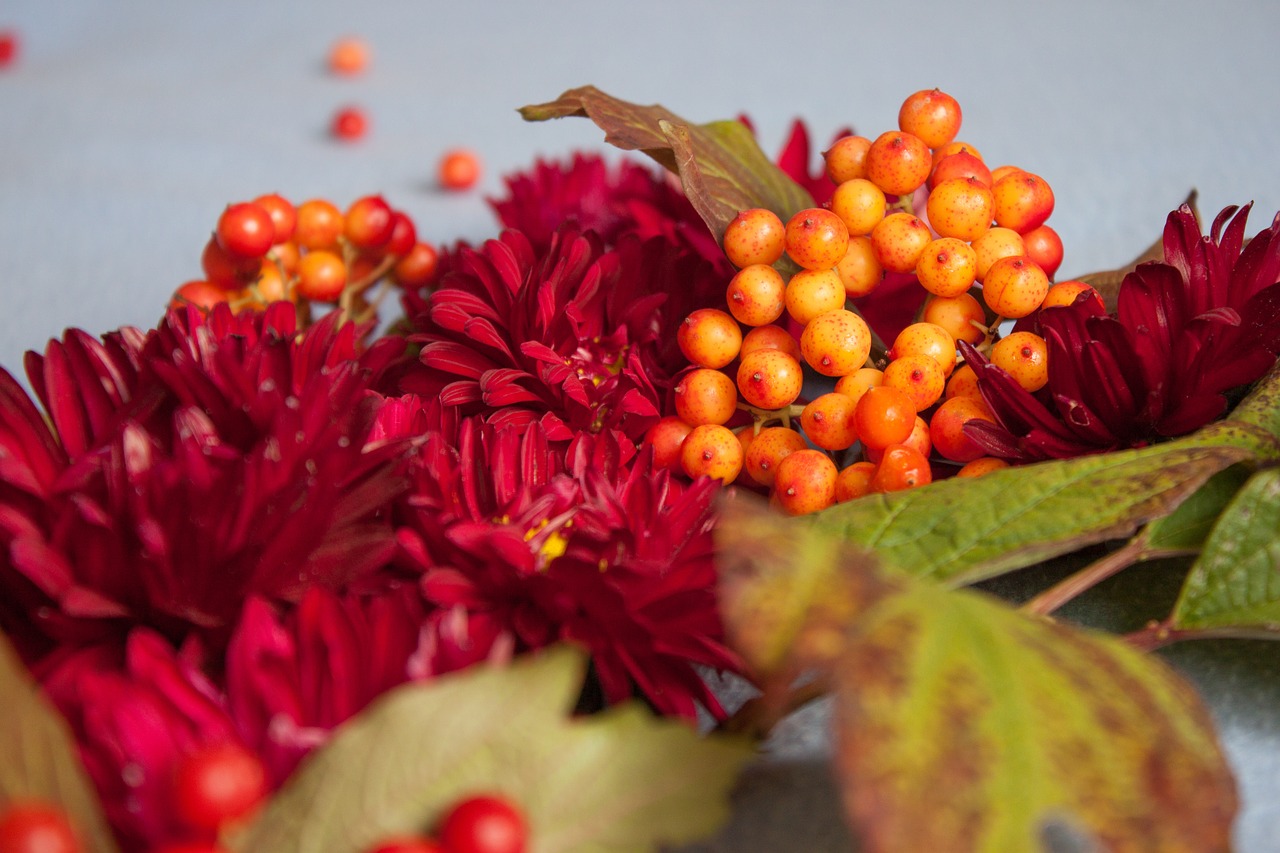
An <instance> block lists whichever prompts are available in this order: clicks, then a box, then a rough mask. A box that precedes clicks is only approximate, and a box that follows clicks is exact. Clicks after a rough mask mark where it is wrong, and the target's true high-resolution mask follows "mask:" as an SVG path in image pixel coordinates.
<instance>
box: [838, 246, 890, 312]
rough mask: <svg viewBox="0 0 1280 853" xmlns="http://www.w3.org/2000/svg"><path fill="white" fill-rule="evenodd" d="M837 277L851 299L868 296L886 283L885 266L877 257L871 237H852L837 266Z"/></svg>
mask: <svg viewBox="0 0 1280 853" xmlns="http://www.w3.org/2000/svg"><path fill="white" fill-rule="evenodd" d="M836 275H838V276H839V277H840V283H841V284H843V285H844V294H845V296H846V297H848V298H849V299H857V298H858V297H859V296H866V295H867V294H868V293H870V292H871V291H873V290H875V289H876V288H877V287H878V286H879V285H880V282H882V281H884V266H883V265H882V264H881V263H880V259H879V258H878V257H876V250H875V246H873V245H872V244H871V238H870V237H851V238H850V239H849V248H848V249H846V250H845V253H844V257H843V258H841V259H840V263H838V264H836Z"/></svg>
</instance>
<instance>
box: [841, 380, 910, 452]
mask: <svg viewBox="0 0 1280 853" xmlns="http://www.w3.org/2000/svg"><path fill="white" fill-rule="evenodd" d="M853 418H854V426H855V428H856V429H857V430H858V438H859V439H861V440H862V445H863V447H866V448H869V449H873V450H880V449H882V448H885V447H888V446H889V445H890V444H898V443H900V442H902V441H905V440H906V438H907V436H909V435H911V430H912V429H913V428H914V427H915V423H916V407H915V403H913V402H912V401H911V398H910V397H908V396H907V395H906V393H905V392H903V391H902V390H900V389H898V388H891V387H890V386H888V385H877V386H875V387H872V388H868V389H867V390H866V392H865V393H864V394H863V395H862V397H861V398H860V399H859V400H858V405H857V407H856V408H855V409H854V414H853Z"/></svg>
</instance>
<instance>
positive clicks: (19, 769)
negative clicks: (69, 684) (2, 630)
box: [0, 634, 118, 853]
mask: <svg viewBox="0 0 1280 853" xmlns="http://www.w3.org/2000/svg"><path fill="white" fill-rule="evenodd" d="M0 696H3V697H4V701H3V702H0V756H3V760H0V804H3V803H4V802H6V801H10V800H27V799H36V800H42V801H44V802H47V803H50V804H52V805H54V806H56V807H58V808H59V809H61V810H62V811H63V812H64V813H65V814H66V815H67V816H68V817H69V818H70V820H71V822H72V824H73V825H74V826H75V827H76V831H77V832H78V833H79V834H80V837H81V839H82V840H83V841H85V842H86V849H89V850H94V851H96V852H97V853H114V851H116V850H117V849H118V848H117V847H116V845H115V841H114V840H113V838H112V835H111V831H110V829H108V827H107V822H106V818H105V816H104V815H103V812H102V806H101V804H99V802H98V798H97V795H96V794H95V793H94V789H93V783H92V782H91V781H90V780H89V776H88V774H87V773H86V772H85V769H84V766H83V765H82V764H81V763H80V758H79V755H78V752H77V749H76V742H75V738H74V737H73V736H72V734H71V730H70V729H69V728H68V727H67V724H66V722H65V721H64V720H63V719H62V715H61V714H59V713H58V711H57V709H56V708H54V707H53V705H52V704H50V703H49V701H48V700H47V699H45V697H44V694H43V693H42V692H41V691H40V688H39V687H38V686H37V685H36V684H35V683H34V682H33V681H32V680H31V677H30V676H29V675H28V674H27V669H26V667H25V666H23V664H22V661H20V660H19V659H18V656H17V654H16V653H15V652H14V650H13V647H12V646H11V645H10V644H9V642H8V640H7V639H6V638H5V637H4V635H3V634H0Z"/></svg>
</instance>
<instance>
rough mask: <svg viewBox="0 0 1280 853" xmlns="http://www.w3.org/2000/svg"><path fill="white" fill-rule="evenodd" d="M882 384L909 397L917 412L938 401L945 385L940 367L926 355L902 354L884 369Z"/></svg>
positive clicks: (944, 378)
mask: <svg viewBox="0 0 1280 853" xmlns="http://www.w3.org/2000/svg"><path fill="white" fill-rule="evenodd" d="M884 384H885V385H886V386H888V387H890V388H897V389H898V390H900V391H902V392H903V393H905V394H906V395H907V396H908V397H910V398H911V402H912V404H913V405H914V406H915V409H916V411H917V412H923V411H924V410H925V409H927V408H929V407H930V406H932V405H933V404H934V403H936V402H938V400H939V399H941V397H942V392H943V391H944V390H945V389H946V387H947V378H946V377H945V376H943V375H942V367H941V365H939V364H938V362H936V361H934V360H933V359H931V358H929V357H928V356H927V355H904V356H900V357H898V358H895V359H894V360H893V361H891V362H889V365H888V366H887V367H885V369H884Z"/></svg>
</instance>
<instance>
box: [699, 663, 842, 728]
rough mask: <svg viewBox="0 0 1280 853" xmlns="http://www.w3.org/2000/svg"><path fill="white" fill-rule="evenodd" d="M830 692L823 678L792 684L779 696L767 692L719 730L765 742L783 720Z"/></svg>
mask: <svg viewBox="0 0 1280 853" xmlns="http://www.w3.org/2000/svg"><path fill="white" fill-rule="evenodd" d="M830 692H831V684H830V682H829V681H828V680H827V677H826V676H820V677H816V678H813V679H812V680H810V681H806V682H804V683H802V684H798V685H795V686H794V687H791V688H790V689H789V690H787V691H785V693H783V694H782V695H781V696H778V695H773V694H771V691H769V690H766V691H765V694H764V695H763V696H757V697H755V698H754V699H748V700H747V701H746V702H744V703H743V704H742V707H740V708H739V709H738V710H737V711H735V712H734V714H733V715H732V716H731V717H729V719H727V720H725V721H724V722H723V723H721V724H720V726H719V727H718V730H719V731H722V732H732V733H734V734H743V735H748V736H749V737H752V738H755V739H756V740H764V739H765V738H766V737H768V736H769V733H770V732H772V731H773V729H774V727H775V726H777V725H778V723H780V722H782V720H783V719H785V718H786V717H788V716H789V715H791V714H792V713H794V712H796V711H798V710H800V709H801V708H803V707H804V706H805V705H808V704H809V703H810V702H813V701H814V700H816V699H821V698H822V697H823V696H826V695H827V694H828V693H830Z"/></svg>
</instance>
